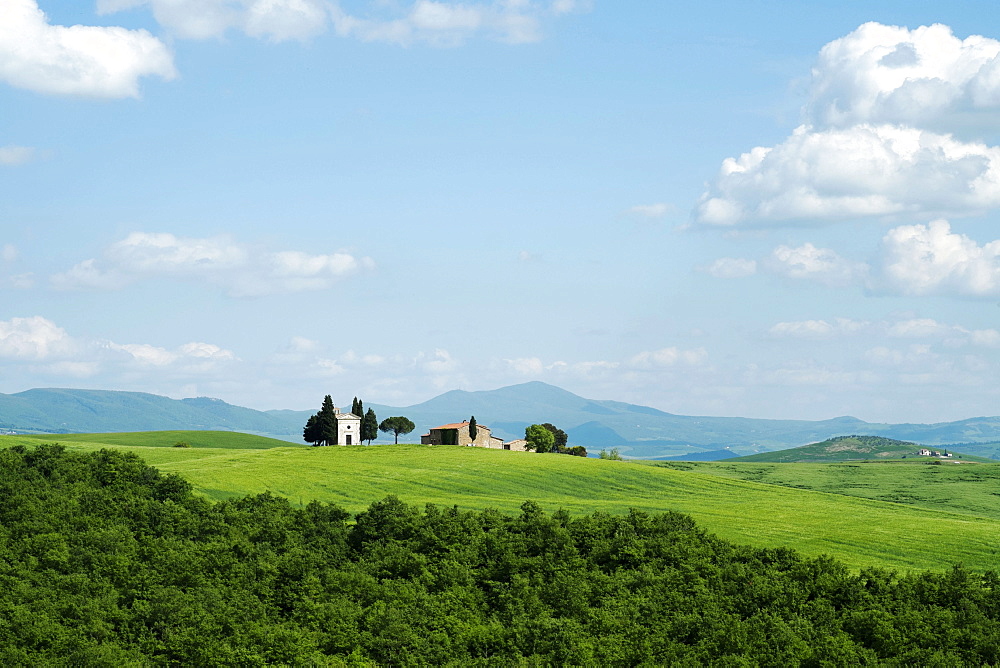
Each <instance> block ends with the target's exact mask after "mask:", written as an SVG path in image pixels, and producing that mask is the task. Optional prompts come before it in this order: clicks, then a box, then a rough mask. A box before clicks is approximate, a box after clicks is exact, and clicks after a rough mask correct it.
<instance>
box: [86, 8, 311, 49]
mask: <svg viewBox="0 0 1000 668" xmlns="http://www.w3.org/2000/svg"><path fill="white" fill-rule="evenodd" d="M143 6H146V7H150V8H152V10H153V17H154V18H155V19H156V21H157V23H159V24H160V25H162V26H163V27H165V28H167V29H168V30H169V31H170V32H172V33H173V34H175V35H177V36H178V37H182V38H187V39H206V38H209V37H215V36H218V35H222V34H223V33H225V32H226V31H227V30H230V29H236V30H240V31H242V32H244V33H246V34H247V35H250V36H251V37H262V38H266V39H269V40H272V41H275V42H281V41H285V40H290V39H299V40H301V39H308V38H309V37H313V36H315V35H318V34H319V33H321V32H323V31H324V30H326V27H327V23H328V18H327V12H326V6H325V3H324V2H321V1H320V0H98V3H97V10H98V12H99V13H102V14H111V13H114V12H118V11H122V10H125V9H133V8H135V7H143Z"/></svg>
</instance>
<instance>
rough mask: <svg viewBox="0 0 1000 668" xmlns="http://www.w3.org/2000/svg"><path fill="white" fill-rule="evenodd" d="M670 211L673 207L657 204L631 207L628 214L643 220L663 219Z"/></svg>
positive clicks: (661, 203)
mask: <svg viewBox="0 0 1000 668" xmlns="http://www.w3.org/2000/svg"><path fill="white" fill-rule="evenodd" d="M672 210H673V207H672V206H670V205H669V204H666V203H664V202H658V203H656V204H637V205H636V206H633V207H631V208H630V209H629V210H628V212H629V213H631V214H634V215H636V216H641V217H643V218H663V217H664V216H665V215H667V214H668V213H670V212H671V211H672Z"/></svg>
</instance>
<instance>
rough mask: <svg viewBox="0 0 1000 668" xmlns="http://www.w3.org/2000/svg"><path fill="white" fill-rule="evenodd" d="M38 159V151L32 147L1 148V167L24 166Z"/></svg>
mask: <svg viewBox="0 0 1000 668" xmlns="http://www.w3.org/2000/svg"><path fill="white" fill-rule="evenodd" d="M37 157H38V151H37V150H36V149H34V148H31V147H30V146H0V165H10V166H17V165H24V164H26V163H29V162H32V161H33V160H35V159H36V158H37Z"/></svg>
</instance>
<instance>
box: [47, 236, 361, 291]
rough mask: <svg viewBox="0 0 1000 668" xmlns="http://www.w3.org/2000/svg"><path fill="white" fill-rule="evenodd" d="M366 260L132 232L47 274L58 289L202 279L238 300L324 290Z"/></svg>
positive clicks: (106, 287)
mask: <svg viewBox="0 0 1000 668" xmlns="http://www.w3.org/2000/svg"><path fill="white" fill-rule="evenodd" d="M373 267H374V262H373V261H372V260H371V259H370V258H366V257H361V258H359V257H355V256H353V255H350V254H348V253H332V254H329V255H311V254H308V253H302V252H299V251H277V252H270V251H265V250H262V249H257V248H252V247H249V246H245V245H241V244H238V243H236V242H234V241H232V240H231V239H228V238H226V237H212V238H191V237H177V236H174V235H172V234H148V233H144V232H134V233H132V234H130V235H128V236H127V237H126V238H125V239H123V240H121V241H118V242H116V243H114V244H112V245H111V246H110V247H109V248H108V249H107V250H106V251H105V253H104V255H103V257H102V258H101V259H99V260H98V259H94V258H90V259H87V260H84V261H83V262H80V263H78V264H77V265H75V266H73V267H72V268H70V269H69V270H68V271H66V272H63V273H61V274H56V275H54V276H52V279H51V280H52V284H53V286H55V287H56V288H58V289H98V290H108V289H117V288H122V287H124V286H125V285H128V284H130V283H133V282H135V281H138V280H141V279H146V278H156V277H163V278H174V279H193V280H202V281H206V282H209V283H212V284H214V285H218V286H220V287H222V288H223V289H225V290H226V291H227V292H228V293H229V294H231V295H234V296H240V297H256V296H263V295H269V294H278V293H289V292H300V291H304V290H323V289H326V288H329V287H331V286H332V285H333V284H334V283H335V282H336V281H337V280H339V279H341V278H343V277H345V276H349V275H351V274H355V273H358V272H360V271H362V270H366V269H371V268H373Z"/></svg>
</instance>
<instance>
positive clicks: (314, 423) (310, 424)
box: [302, 413, 321, 446]
mask: <svg viewBox="0 0 1000 668" xmlns="http://www.w3.org/2000/svg"><path fill="white" fill-rule="evenodd" d="M302 440H304V441H305V442H306V443H312V444H313V445H314V446H316V445H319V442H320V440H321V438H320V435H319V413H317V414H316V415H310V416H309V419H308V420H307V421H306V426H305V427H304V428H303V429H302Z"/></svg>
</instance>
